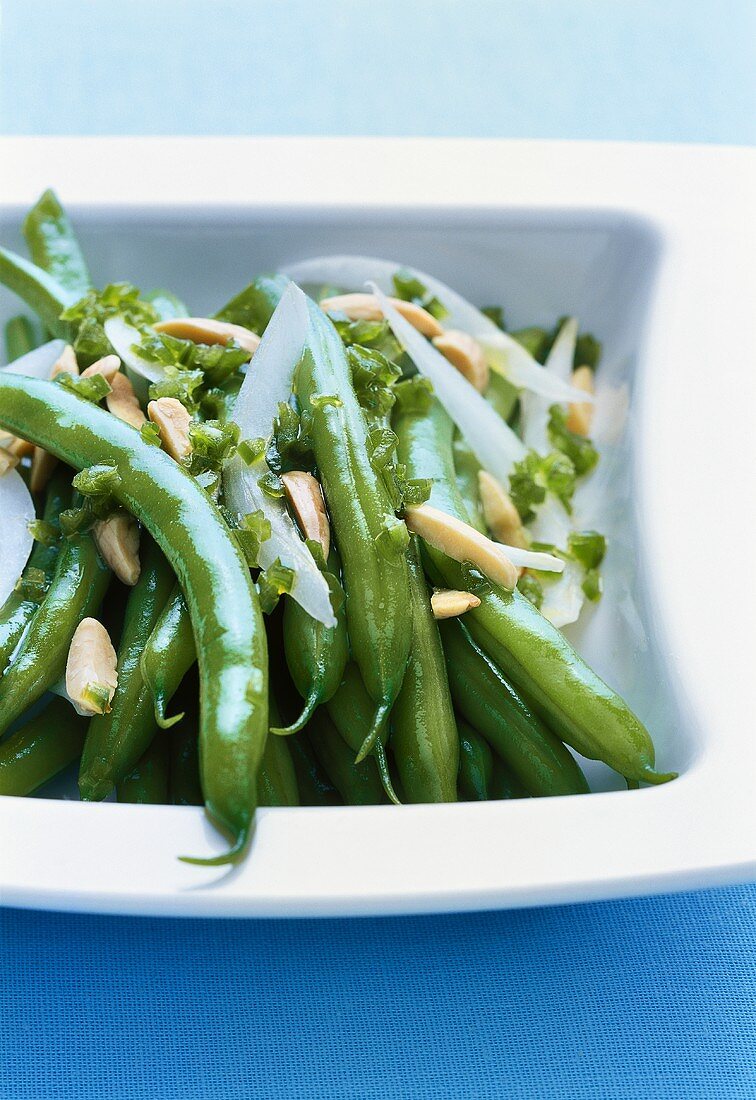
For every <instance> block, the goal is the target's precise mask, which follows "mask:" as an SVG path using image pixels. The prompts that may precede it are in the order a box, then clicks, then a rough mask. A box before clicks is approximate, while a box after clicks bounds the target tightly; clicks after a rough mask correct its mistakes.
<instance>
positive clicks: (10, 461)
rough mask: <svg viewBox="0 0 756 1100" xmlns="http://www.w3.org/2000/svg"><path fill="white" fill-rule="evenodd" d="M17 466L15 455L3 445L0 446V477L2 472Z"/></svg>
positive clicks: (5, 472)
mask: <svg viewBox="0 0 756 1100" xmlns="http://www.w3.org/2000/svg"><path fill="white" fill-rule="evenodd" d="M16 466H18V457H17V455H14V454H11V452H10V451H6V450H5V448H4V447H0V477H2V476H3V474H7V473H8V470H12V469H14V467H16Z"/></svg>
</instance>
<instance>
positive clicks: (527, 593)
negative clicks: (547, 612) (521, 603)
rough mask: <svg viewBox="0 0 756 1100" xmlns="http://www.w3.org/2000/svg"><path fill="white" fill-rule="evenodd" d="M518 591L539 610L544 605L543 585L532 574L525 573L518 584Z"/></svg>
mask: <svg viewBox="0 0 756 1100" xmlns="http://www.w3.org/2000/svg"><path fill="white" fill-rule="evenodd" d="M517 588H518V591H520V592H522V594H523V596H524V597H525V598H526V599H527V600H530V602H531V603H532V604H533V606H534V607H537V608H538V609H539V610H540V608H541V607H542V605H543V585H542V584H541V582H540V581H539V580H538V578H537V577H534V576H533V574H532V573H523V575H522V576H521V577H520V579H519V580H518V582H517Z"/></svg>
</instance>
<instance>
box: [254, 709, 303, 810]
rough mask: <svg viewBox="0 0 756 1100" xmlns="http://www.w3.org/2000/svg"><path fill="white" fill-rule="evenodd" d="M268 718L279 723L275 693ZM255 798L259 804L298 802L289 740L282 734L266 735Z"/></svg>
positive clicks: (274, 804)
mask: <svg viewBox="0 0 756 1100" xmlns="http://www.w3.org/2000/svg"><path fill="white" fill-rule="evenodd" d="M268 713H269V715H270V720H271V722H272V723H275V725H279V723H280V721H281V715H280V713H279V710H278V704H277V703H276V700H275V697H274V696H273V695H271V696H270V698H269V700H268ZM257 802H258V805H260V806H298V805H299V790H298V788H297V776H296V772H295V771H294V763H293V761H292V759H291V753H290V752H289V746H288V743H287V742H286V741H285V740H284V739H283V738H281V737H268V738H267V740H266V742H265V752H264V753H263V758H262V763H261V764H260V771H259V772H258V775H257Z"/></svg>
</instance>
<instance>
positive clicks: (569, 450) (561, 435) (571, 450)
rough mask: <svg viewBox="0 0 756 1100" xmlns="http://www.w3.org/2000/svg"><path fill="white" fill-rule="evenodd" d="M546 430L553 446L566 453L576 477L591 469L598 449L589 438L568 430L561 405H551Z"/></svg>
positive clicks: (595, 460) (596, 459) (595, 461)
mask: <svg viewBox="0 0 756 1100" xmlns="http://www.w3.org/2000/svg"><path fill="white" fill-rule="evenodd" d="M548 431H549V439H550V440H551V442H552V444H553V446H554V447H556V449H557V450H558V451H561V452H562V454H565V455H567V457H568V458H569V459H570V461H571V462H572V465H573V466H574V467H575V473H576V474H577V475H578V477H582V476H583V475H584V474H587V473H588V472H589V471H590V470H592V469H593V467H594V466H595V465H596V463H597V462H598V459H599V455H598V451H597V450H596V448H595V447H594V445H593V444H592V443H591V441H590V439H586V438H585V436H582V435H578V434H577V432H572V431H570V429H569V428H568V427H567V413H566V411H565V409H564V407H563V406H562V405H552V406H551V409H550V410H549V427H548Z"/></svg>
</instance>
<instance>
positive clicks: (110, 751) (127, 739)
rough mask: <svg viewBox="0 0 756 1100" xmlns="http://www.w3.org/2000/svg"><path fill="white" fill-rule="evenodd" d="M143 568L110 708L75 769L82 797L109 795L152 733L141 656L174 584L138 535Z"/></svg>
mask: <svg viewBox="0 0 756 1100" xmlns="http://www.w3.org/2000/svg"><path fill="white" fill-rule="evenodd" d="M141 559H142V568H141V572H140V574H139V580H138V581H137V583H136V584H135V585H134V587H133V588H132V589H131V591H130V593H129V598H128V602H127V604H126V611H125V616H124V622H123V631H122V633H121V640H120V644H119V646H118V687H117V688H116V691H115V695H114V696H113V700H112V706H111V710H110V711H109V712H108V713H107V714H97V715H95V717H94V718H93V719H92V721H91V722H90V723H89V731H88V733H87V740H86V743H85V745H84V753H83V755H82V758H81V768H80V770H79V791H80V793H81V797H82V798H83V799H84V800H85V801H98V800H100V799H102V798H105V797H107V795H108V794H109V793H110V791H111V790H112V789H113V787H114V786H116V784H118V783H120V782H121V780H122V779H124V777H125V776H127V775H128V774H129V772H131V771H132V769H133V768H135V767H136V765H137V762H138V760H139V758H140V757H141V755H142V754H143V753H144V752H145V751H146V750H147V748H148V747H149V745H150V742H151V741H152V739H153V737H154V736H155V731H156V723H155V715H154V708H153V703H152V694H151V692H150V690H149V688H148V687H147V686H146V685H145V683H144V680H143V678H142V673H141V671H140V668H139V660H140V657H141V655H142V651H143V649H144V647H145V644H146V642H147V639H148V638H149V637H150V633H151V631H152V629H153V627H154V625H155V623H156V622H157V620H158V618H159V616H160V613H161V611H162V609H163V607H164V606H165V603H166V600H167V599H168V595H169V593H170V591H171V588H172V587H173V581H174V578H173V572H172V570H171V567H170V566H169V564H168V562H167V561H166V560H165V557H164V556H163V553H162V551H161V550H160V549H159V548H158V546H157V545H156V544H155V543H154V542H153V540H152V539H151V538H149V537H144V536H143V538H142V551H141Z"/></svg>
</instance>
